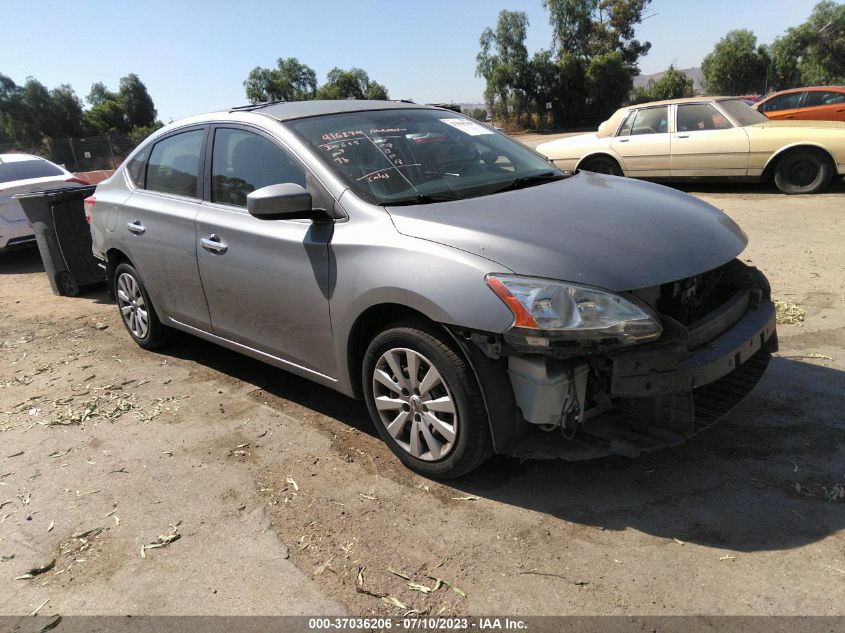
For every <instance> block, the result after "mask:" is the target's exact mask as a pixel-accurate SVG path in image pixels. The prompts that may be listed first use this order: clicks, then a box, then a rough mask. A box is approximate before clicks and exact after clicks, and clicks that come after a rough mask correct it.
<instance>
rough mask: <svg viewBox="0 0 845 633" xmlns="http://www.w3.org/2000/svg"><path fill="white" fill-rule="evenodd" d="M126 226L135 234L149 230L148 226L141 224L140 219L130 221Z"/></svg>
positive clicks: (141, 233)
mask: <svg viewBox="0 0 845 633" xmlns="http://www.w3.org/2000/svg"><path fill="white" fill-rule="evenodd" d="M126 228H127V229H129V232H130V233H133V234H135V235H143V234H144V233H145V232H146V231H147V229H146V227H145V226H144V225H143V224H141V221H140V220H134V221H132V222H129V223H128V224H127V225H126Z"/></svg>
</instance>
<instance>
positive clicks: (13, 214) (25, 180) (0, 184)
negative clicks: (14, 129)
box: [0, 154, 88, 251]
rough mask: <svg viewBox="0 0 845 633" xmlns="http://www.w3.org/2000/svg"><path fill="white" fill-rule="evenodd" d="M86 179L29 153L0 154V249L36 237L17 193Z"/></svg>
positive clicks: (74, 184) (76, 184) (33, 239)
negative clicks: (17, 197)
mask: <svg viewBox="0 0 845 633" xmlns="http://www.w3.org/2000/svg"><path fill="white" fill-rule="evenodd" d="M87 184H88V183H87V182H86V181H84V180H81V179H80V178H77V177H76V176H74V175H73V174H72V173H70V172H69V171H67V170H66V169H64V168H63V167H59V166H58V165H55V164H53V163H51V162H50V161H49V160H45V159H43V158H41V157H40V156H33V155H32V154H0V251H4V250H6V249H7V248H9V247H11V246H17V245H19V244H26V243H27V242H34V241H35V234H34V233H33V231H32V227H30V226H29V224H28V223H27V221H26V215H24V212H23V209H22V208H21V205H20V203H19V202H18V201H17V200H15V199H14V196H16V195H17V194H19V193H29V192H30V191H39V190H41V189H63V188H65V187H78V186H79V185H87Z"/></svg>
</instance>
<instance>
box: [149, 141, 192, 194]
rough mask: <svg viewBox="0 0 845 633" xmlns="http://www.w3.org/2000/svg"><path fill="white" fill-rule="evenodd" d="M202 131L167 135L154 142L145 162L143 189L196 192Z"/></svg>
mask: <svg viewBox="0 0 845 633" xmlns="http://www.w3.org/2000/svg"><path fill="white" fill-rule="evenodd" d="M204 134H205V131H204V130H194V131H191V132H183V133H182V134H175V135H174V136H168V137H167V138H166V139H163V140H161V141H159V142H158V143H156V144H155V145H154V146H153V150H152V152H151V153H150V160H149V163H148V165H147V182H146V187H145V188H146V189H149V190H150V191H161V192H162V193H173V194H176V195H180V196H190V197H192V198H197V197H199V196H198V195H197V175H198V173H199V160H200V149H201V148H202V139H203V135H204Z"/></svg>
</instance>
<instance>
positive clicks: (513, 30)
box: [475, 11, 531, 120]
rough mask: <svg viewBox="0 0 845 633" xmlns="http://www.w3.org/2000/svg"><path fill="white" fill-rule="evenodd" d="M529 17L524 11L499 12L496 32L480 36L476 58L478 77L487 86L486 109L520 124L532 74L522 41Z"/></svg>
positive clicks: (488, 30) (485, 31)
mask: <svg viewBox="0 0 845 633" xmlns="http://www.w3.org/2000/svg"><path fill="white" fill-rule="evenodd" d="M527 31H528V16H527V15H526V14H525V12H523V11H501V12H499V19H498V22H497V23H496V30H495V31H493V30H492V29H490V28H487V29H485V30H484V32H483V33H482V34H481V38H480V40H479V43H480V44H481V51H480V52H479V53H478V55H477V56H476V62H477V66H476V71H475V74H476V76H478V77H483V78H484V80H485V81H486V82H487V90H486V92H485V101H486V103H487V108H488V110H490V111H491V112H493V113H494V114H496V115H497V116H498V117H499V118H508V116H509V115H510V114H511V113H512V114H513V115H515V116H516V118H517V120H519V118H520V115H521V114H522V113H523V112H525V111H526V107H527V105H528V101H529V97H528V95H529V93H530V91H531V88H530V79H531V70H530V64H529V61H528V49H527V48H526V47H525V38H526V37H527Z"/></svg>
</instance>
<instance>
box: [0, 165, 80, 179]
mask: <svg viewBox="0 0 845 633" xmlns="http://www.w3.org/2000/svg"><path fill="white" fill-rule="evenodd" d="M62 174H64V172H63V171H62V170H61V169H59V168H58V167H56V166H55V165H54V164H53V163H50V162H47V161H46V160H16V161H12V162H8V163H0V182H12V181H13V180H27V179H29V178H45V177H47V176H61V175H62Z"/></svg>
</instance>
